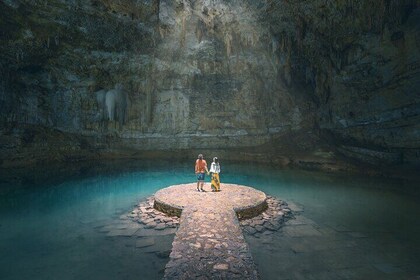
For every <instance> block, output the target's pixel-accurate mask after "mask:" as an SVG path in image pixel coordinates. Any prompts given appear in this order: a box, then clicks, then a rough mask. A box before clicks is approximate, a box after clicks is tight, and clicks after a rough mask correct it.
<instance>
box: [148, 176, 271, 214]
mask: <svg viewBox="0 0 420 280" xmlns="http://www.w3.org/2000/svg"><path fill="white" fill-rule="evenodd" d="M204 189H205V190H206V192H199V191H197V183H190V184H181V185H175V186H170V187H168V188H165V189H162V190H159V191H158V192H157V193H156V194H155V203H154V208H155V209H157V210H159V211H162V212H164V213H166V214H168V215H172V216H178V217H180V216H181V212H182V210H183V209H184V208H185V207H188V208H195V209H200V208H203V207H206V208H207V207H209V206H210V207H212V206H213V207H214V208H215V209H219V210H222V209H225V210H228V209H232V208H233V209H234V211H235V212H236V215H237V216H238V219H240V220H241V219H248V218H252V217H255V216H258V215H259V214H261V213H262V212H264V211H265V210H266V209H267V202H266V200H267V197H266V195H265V193H263V192H261V191H258V190H256V189H254V188H251V187H247V186H242V185H236V184H222V186H221V191H220V192H211V190H210V186H209V185H208V184H205V187H204Z"/></svg>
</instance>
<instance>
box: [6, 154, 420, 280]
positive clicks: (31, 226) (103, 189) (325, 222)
mask: <svg viewBox="0 0 420 280" xmlns="http://www.w3.org/2000/svg"><path fill="white" fill-rule="evenodd" d="M222 168H223V170H222V172H223V173H222V177H221V180H222V183H223V182H229V183H236V184H244V185H249V186H253V187H255V188H257V189H260V190H263V191H264V192H266V193H267V194H269V195H273V196H276V197H279V198H281V199H284V200H286V201H288V202H291V203H293V204H294V205H298V207H299V208H301V209H300V210H303V212H299V213H298V215H299V216H300V217H304V218H305V219H306V220H305V221H306V222H307V221H310V222H309V226H311V227H312V228H314V230H315V231H316V232H312V233H314V234H312V235H305V232H303V234H302V233H299V232H298V234H296V231H290V230H288V229H290V227H286V229H285V230H282V231H280V232H278V233H275V234H273V235H270V236H269V237H266V236H260V237H258V238H255V237H252V238H248V240H249V244H250V247H251V251H252V254H253V256H254V259H255V261H256V263H257V264H258V266H259V270H260V273H261V276H262V278H263V279H328V277H330V278H331V279H340V278H342V279H346V278H347V279H367V278H366V277H368V276H369V277H371V276H374V277H375V276H377V277H375V278H380V277H383V279H401V278H398V277H401V276H403V277H406V276H407V277H409V276H415V275H418V274H420V271H419V270H418V268H417V267H418V266H419V264H420V254H419V251H420V250H419V249H420V247H419V244H420V242H419V238H418V236H420V222H419V219H418V213H420V203H419V202H420V198H419V191H418V188H416V187H417V186H416V185H415V183H404V182H402V181H395V180H394V181H390V180H383V179H374V178H363V177H356V176H350V175H349V176H343V175H341V176H336V175H331V174H322V173H317V172H304V171H293V170H278V169H276V168H272V167H268V166H261V165H250V164H248V165H238V164H227V163H226V164H225V165H223V166H222ZM17 174H18V175H16V176H10V174H2V175H1V176H2V178H1V179H2V180H1V181H0V183H1V184H0V186H1V187H0V279H160V278H161V277H162V276H163V269H164V267H165V264H166V262H167V261H168V258H167V256H162V255H164V254H159V253H156V252H165V251H167V250H170V247H171V239H172V238H173V236H166V237H156V243H157V245H156V246H158V248H157V249H156V250H150V249H147V248H146V249H144V248H136V247H135V246H134V244H135V240H133V238H130V237H127V238H125V237H108V236H106V234H104V233H103V232H100V231H99V230H98V228H100V227H102V226H104V225H107V224H112V223H113V222H115V221H117V220H118V219H119V217H120V215H122V214H124V213H129V212H130V211H131V209H133V207H134V205H136V204H137V203H138V202H139V201H141V200H144V199H145V198H147V197H148V196H150V195H152V194H153V193H154V192H155V191H157V190H158V189H160V188H163V187H166V186H169V185H173V184H179V183H186V182H192V181H194V174H193V167H192V164H188V163H177V164H174V165H171V166H170V167H168V164H166V163H163V164H162V163H158V164H155V163H150V162H148V163H145V162H121V161H118V162H109V163H106V164H102V165H101V166H97V165H96V164H91V165H89V164H84V165H83V166H80V167H78V166H77V167H75V166H74V165H73V166H68V167H62V166H61V167H60V168H58V167H45V168H38V169H36V170H27V172H18V173H17ZM11 178H12V179H11ZM17 182H19V184H18V183H17ZM300 210H299V211H300ZM307 223H308V222H307ZM301 226H308V224H303V225H301ZM301 229H304V227H302V228H301ZM313 244H318V247H317V248H314V246H313ZM343 244H345V246H343ZM303 245H304V246H303ZM322 245H325V246H322ZM302 246H303V247H302ZM299 248H300V249H299ZM319 256H321V258H320V257H319ZM356 260H357V261H356ZM292 271H293V273H292ZM402 279H404V278H402Z"/></svg>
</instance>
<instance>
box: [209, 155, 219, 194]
mask: <svg viewBox="0 0 420 280" xmlns="http://www.w3.org/2000/svg"><path fill="white" fill-rule="evenodd" d="M210 173H211V189H212V191H213V192H220V176H219V173H220V163H219V159H218V158H217V157H214V158H213V162H212V163H211V166H210Z"/></svg>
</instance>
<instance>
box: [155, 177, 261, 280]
mask: <svg viewBox="0 0 420 280" xmlns="http://www.w3.org/2000/svg"><path fill="white" fill-rule="evenodd" d="M205 189H208V190H209V191H208V192H205V193H202V192H198V191H197V189H196V184H185V185H177V186H172V187H169V188H166V189H163V190H160V191H158V192H157V193H156V195H155V204H154V207H155V208H156V209H158V210H160V211H162V212H164V213H168V214H171V215H177V216H179V215H181V212H182V216H181V220H180V227H179V229H178V231H177V233H176V236H175V240H174V242H173V244H172V246H173V247H172V252H171V254H170V261H169V263H168V264H167V265H166V270H165V276H164V278H165V279H193V278H197V279H235V278H236V279H258V273H257V269H256V266H255V264H254V262H253V260H252V256H251V254H250V252H249V249H248V245H247V244H246V242H245V239H244V236H243V234H242V230H241V228H240V225H239V221H238V218H239V219H244V218H252V217H255V216H258V215H259V214H261V213H262V212H263V211H264V210H266V209H267V202H266V195H265V194H264V193H263V192H260V191H257V190H255V189H253V188H250V187H245V186H239V185H233V184H223V185H222V191H221V192H217V193H214V192H210V187H209V186H206V187H205Z"/></svg>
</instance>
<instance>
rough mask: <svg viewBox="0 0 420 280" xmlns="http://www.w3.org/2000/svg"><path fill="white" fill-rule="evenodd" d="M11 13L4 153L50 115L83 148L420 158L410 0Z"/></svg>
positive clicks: (3, 53)
mask: <svg viewBox="0 0 420 280" xmlns="http://www.w3.org/2000/svg"><path fill="white" fill-rule="evenodd" d="M378 11H379V12H378ZM0 16H1V17H0V31H1V32H0V43H1V44H0V75H1V77H2V79H1V80H0V107H1V108H2V110H0V124H1V125H0V127H1V129H0V140H1V141H0V142H1V143H3V144H4V145H3V147H2V151H1V153H0V154H1V158H2V159H6V158H9V157H10V155H13V154H15V153H16V152H18V153H19V151H22V150H25V151H26V152H29V151H30V149H31V147H33V148H34V149H36V146H37V145H38V146H39V143H38V142H37V141H41V140H39V138H42V135H43V133H44V132H45V131H48V130H51V131H54V133H58V132H57V131H59V133H61V134H62V133H67V134H68V135H71V137H69V138H68V139H73V138H77V139H80V140H79V141H80V143H84V144H80V145H79V144H76V145H75V147H73V144H72V145H70V146H72V148H71V149H70V150H71V151H72V153H75V154H76V153H77V150H79V151H81V152H80V154H83V153H84V152H86V150H88V152H92V153H107V152H116V151H118V150H122V149H124V150H126V151H127V150H129V151H133V152H132V153H136V152H137V151H145V150H149V151H153V150H163V151H166V150H173V149H178V150H182V149H203V148H206V149H230V148H240V147H273V146H274V147H275V148H274V152H275V153H277V154H287V155H290V154H291V153H312V152H313V151H314V150H316V149H317V148H318V147H323V149H327V150H332V151H334V152H335V153H341V154H344V155H346V156H350V157H355V158H357V159H360V160H362V161H369V162H373V163H375V162H378V161H380V162H383V161H385V162H392V163H395V162H398V163H401V162H414V163H415V162H419V157H420V155H419V153H420V151H419V147H420V143H419V142H420V140H419V139H420V132H419V131H420V130H419V123H420V122H419V112H420V106H419V99H420V98H419V94H418V86H419V76H418V64H419V63H418V61H419V45H418V44H419V43H418V42H419V41H420V40H419V30H420V29H419V18H420V10H419V8H418V7H417V4H416V1H414V0H413V1H409V0H408V1H395V0H390V1H373V0H372V1H370V0H369V1H325V0H316V1H304V2H302V1H269V0H258V1H255V0H254V1H251V0H245V1H239V0H231V1H222V0H212V1H208V0H197V1H189V0H141V1H134V0H127V1H109V0H90V1H61V0H51V1H14V0H8V1H0ZM28 131H30V132H31V131H32V132H33V131H35V134H37V133H39V134H40V135H41V136H37V137H32V138H31V139H32V140H33V141H35V142H36V143H37V144H36V145H35V144H33V143H35V142H33V141H32V140H31V139H30V140H31V141H29V142H28V141H27V140H28V139H26V138H25V137H27V135H28ZM39 131H41V132H39ZM45 133H46V134H48V135H49V137H47V138H48V139H50V138H54V137H51V135H54V133H48V132H45ZM29 134H31V133H29ZM32 134H33V133H32ZM25 135H26V136H25ZM296 135H299V138H298V140H299V141H297V139H296V138H295V136H296ZM319 135H321V136H323V137H324V136H325V135H326V137H327V139H332V140H334V141H329V142H325V143H334V145H331V144H323V142H322V141H321V140H320V139H319ZM16 139H18V141H16ZM23 139H26V140H23ZM34 139H35V140H34ZM11 141H13V142H14V144H11ZM67 142H72V141H67ZM67 142H66V141H64V142H63V143H64V144H63V145H66V147H68V146H69V145H68V144H66V143H67ZM19 143H26V144H19ZM72 143H73V142H72ZM86 147H88V148H86ZM248 149H249V148H248ZM65 150H66V149H64V148H63V149H61V150H60V151H59V153H61V152H63V151H65ZM262 150H263V153H273V149H271V148H270V149H266V148H264V149H262ZM264 151H265V152H264ZM26 152H25V153H26ZM116 153H118V152H116ZM130 153H131V152H130ZM22 155H23V154H22Z"/></svg>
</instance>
